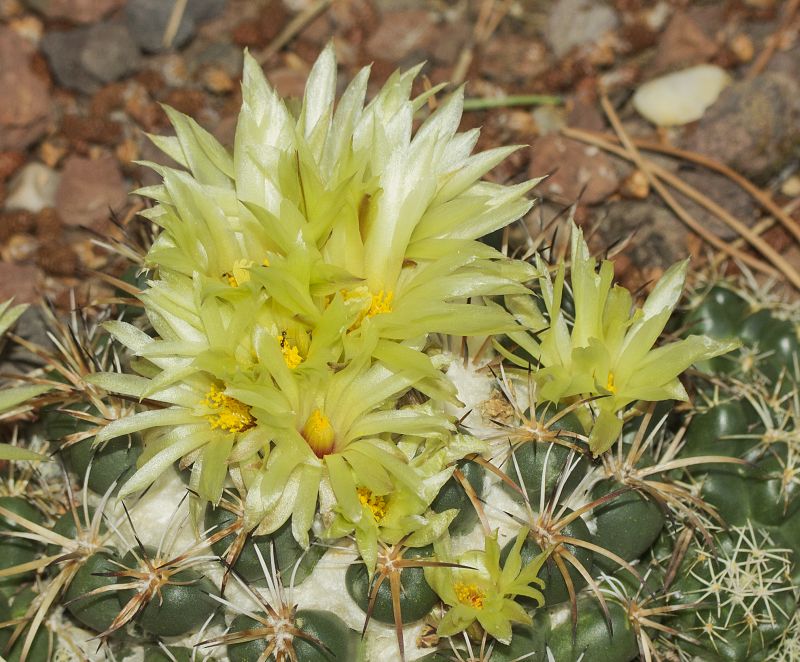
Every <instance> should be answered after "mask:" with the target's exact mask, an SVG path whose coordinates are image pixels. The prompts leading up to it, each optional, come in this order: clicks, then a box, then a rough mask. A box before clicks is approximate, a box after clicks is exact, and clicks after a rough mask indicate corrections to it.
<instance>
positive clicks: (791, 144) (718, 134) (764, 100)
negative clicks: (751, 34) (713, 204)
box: [683, 72, 800, 182]
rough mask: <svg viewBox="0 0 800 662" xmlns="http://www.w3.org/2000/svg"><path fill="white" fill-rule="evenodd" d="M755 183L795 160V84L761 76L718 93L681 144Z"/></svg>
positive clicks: (798, 91) (799, 141)
mask: <svg viewBox="0 0 800 662" xmlns="http://www.w3.org/2000/svg"><path fill="white" fill-rule="evenodd" d="M683 144H684V146H686V147H688V148H689V149H691V150H693V151H696V152H701V153H703V154H708V155H709V156H712V157H714V158H716V159H718V160H720V161H722V162H723V163H725V164H727V165H729V166H730V167H732V168H733V169H734V170H737V171H738V172H740V173H741V174H743V175H745V176H746V177H749V178H751V179H754V180H757V181H759V182H761V181H765V180H766V179H768V178H769V177H770V176H772V175H773V174H775V173H777V172H779V171H780V170H781V169H782V168H783V167H784V166H785V165H786V164H787V163H789V162H790V161H792V160H793V159H796V158H797V157H798V156H800V86H798V84H797V82H796V81H795V80H792V79H791V78H789V77H787V76H784V75H783V74H777V73H769V72H768V73H763V74H761V75H760V76H757V77H756V78H754V79H753V80H749V81H741V82H738V83H735V84H734V85H731V86H730V87H728V88H726V89H725V90H723V92H722V94H720V96H719V99H717V101H716V103H714V105H713V106H711V107H710V108H709V109H708V110H707V111H706V113H705V114H704V115H703V117H702V119H701V120H700V121H699V122H698V123H697V125H696V126H695V127H694V128H693V130H692V131H691V132H690V133H688V134H687V135H686V136H685V137H684V140H683Z"/></svg>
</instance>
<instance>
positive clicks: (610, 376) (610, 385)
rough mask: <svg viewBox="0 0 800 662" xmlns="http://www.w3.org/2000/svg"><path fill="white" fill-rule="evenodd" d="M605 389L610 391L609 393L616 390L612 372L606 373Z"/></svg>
mask: <svg viewBox="0 0 800 662" xmlns="http://www.w3.org/2000/svg"><path fill="white" fill-rule="evenodd" d="M606 391H610V392H611V393H616V392H617V387H616V386H615V385H614V373H613V372H609V373H608V381H606Z"/></svg>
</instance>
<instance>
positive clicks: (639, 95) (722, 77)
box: [633, 64, 730, 126]
mask: <svg viewBox="0 0 800 662" xmlns="http://www.w3.org/2000/svg"><path fill="white" fill-rule="evenodd" d="M729 81H730V78H729V76H728V74H727V73H725V71H724V70H723V69H721V68H720V67H717V66H713V65H710V64H702V65H700V66H697V67H691V68H689V69H684V70H683V71H676V72H675V73H672V74H667V75H666V76H660V77H659V78H655V79H653V80H651V81H648V82H647V83H645V84H644V85H642V86H641V87H640V88H639V89H638V90H636V94H634V96H633V105H634V107H635V108H636V110H637V111H638V112H639V114H640V115H642V116H643V117H645V118H646V119H648V120H650V121H651V122H652V123H653V124H657V125H658V126H680V125H682V124H688V123H689V122H694V121H696V120H699V119H700V118H701V117H702V116H703V113H704V112H705V111H706V108H708V107H709V106H710V105H711V104H713V103H714V102H715V101H716V100H717V97H718V96H719V94H720V92H722V90H723V89H724V88H725V86H726V85H727V84H728V82H729Z"/></svg>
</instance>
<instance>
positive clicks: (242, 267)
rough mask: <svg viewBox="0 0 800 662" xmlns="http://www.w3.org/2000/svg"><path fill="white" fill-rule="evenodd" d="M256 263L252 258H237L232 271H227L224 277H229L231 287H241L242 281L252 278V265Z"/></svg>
mask: <svg viewBox="0 0 800 662" xmlns="http://www.w3.org/2000/svg"><path fill="white" fill-rule="evenodd" d="M253 264H255V263H254V262H253V261H252V260H236V262H234V263H233V267H232V268H231V270H230V271H226V272H225V273H224V274H222V275H223V277H225V278H227V279H228V284H229V285H230V286H231V287H239V285H241V284H242V283H246V282H247V281H249V280H250V271H249V270H250V267H252V266H253Z"/></svg>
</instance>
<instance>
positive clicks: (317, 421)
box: [301, 409, 336, 457]
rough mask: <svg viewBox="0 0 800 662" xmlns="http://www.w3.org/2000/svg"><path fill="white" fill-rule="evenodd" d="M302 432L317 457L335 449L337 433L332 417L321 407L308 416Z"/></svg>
mask: <svg viewBox="0 0 800 662" xmlns="http://www.w3.org/2000/svg"><path fill="white" fill-rule="evenodd" d="M301 434H302V435H303V439H305V440H306V443H308V445H309V446H310V447H311V450H312V451H314V454H315V455H316V456H317V457H324V456H326V455H328V454H329V453H331V452H332V451H333V446H334V441H335V438H336V433H335V432H334V430H333V426H332V425H331V422H330V419H329V418H328V417H327V416H325V414H323V413H322V412H321V411H320V410H319V409H315V410H314V411H313V412H312V413H311V416H309V417H308V420H307V421H306V424H305V425H304V426H303V431H302V433H301Z"/></svg>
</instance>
